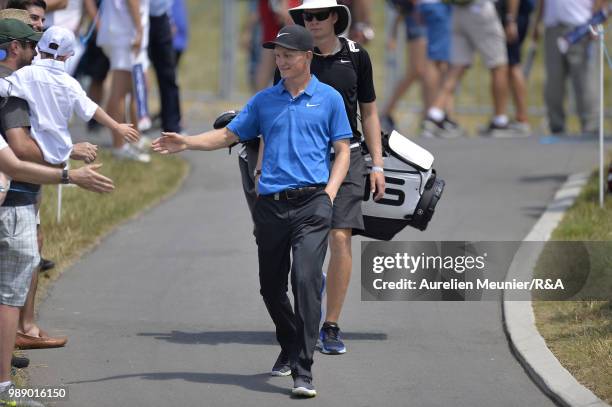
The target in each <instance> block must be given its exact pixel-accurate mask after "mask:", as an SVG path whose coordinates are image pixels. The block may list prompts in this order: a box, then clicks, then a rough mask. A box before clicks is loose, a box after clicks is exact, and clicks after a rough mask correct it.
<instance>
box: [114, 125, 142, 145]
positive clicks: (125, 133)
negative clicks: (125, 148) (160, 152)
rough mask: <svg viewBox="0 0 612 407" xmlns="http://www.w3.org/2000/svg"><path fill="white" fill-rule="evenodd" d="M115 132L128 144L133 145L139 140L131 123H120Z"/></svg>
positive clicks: (138, 134)
mask: <svg viewBox="0 0 612 407" xmlns="http://www.w3.org/2000/svg"><path fill="white" fill-rule="evenodd" d="M117 131H118V132H119V134H121V137H123V139H124V140H125V141H127V142H128V143H135V142H137V141H138V140H139V139H140V133H139V132H138V130H137V129H135V128H134V125H133V124H131V123H120V124H119V126H118V127H117Z"/></svg>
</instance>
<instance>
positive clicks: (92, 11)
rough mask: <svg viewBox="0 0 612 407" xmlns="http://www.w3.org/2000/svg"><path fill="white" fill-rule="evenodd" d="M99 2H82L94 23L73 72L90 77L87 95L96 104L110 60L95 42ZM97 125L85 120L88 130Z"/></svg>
mask: <svg viewBox="0 0 612 407" xmlns="http://www.w3.org/2000/svg"><path fill="white" fill-rule="evenodd" d="M101 2H102V0H84V2H83V5H84V7H85V11H86V13H87V16H88V17H89V19H90V20H91V24H94V25H95V27H93V28H92V29H93V31H92V32H91V37H89V39H88V40H87V44H86V45H85V51H84V53H83V56H82V57H81V60H80V61H79V66H78V68H77V70H76V73H75V76H76V77H77V78H78V77H79V76H81V75H85V76H88V77H89V78H90V84H89V89H88V90H87V95H88V96H89V97H90V98H91V100H93V101H94V102H95V103H96V104H98V105H100V104H101V103H102V100H103V99H104V80H105V79H106V77H107V76H108V72H109V70H110V61H109V60H108V57H107V56H106V55H105V54H104V51H102V48H100V47H99V46H98V44H97V43H96V42H97V38H98V30H99V26H100V19H99V14H98V8H99V7H100V3H101ZM99 127H101V125H100V124H99V123H98V122H97V121H96V120H95V119H91V120H90V121H89V122H87V128H88V129H89V130H90V131H93V130H96V129H98V128H99Z"/></svg>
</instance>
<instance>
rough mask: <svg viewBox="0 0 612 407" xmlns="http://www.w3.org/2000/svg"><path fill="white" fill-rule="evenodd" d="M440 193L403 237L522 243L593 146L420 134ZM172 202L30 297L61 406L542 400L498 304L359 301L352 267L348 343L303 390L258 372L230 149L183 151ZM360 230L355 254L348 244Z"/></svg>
mask: <svg viewBox="0 0 612 407" xmlns="http://www.w3.org/2000/svg"><path fill="white" fill-rule="evenodd" d="M420 142H421V143H422V144H423V145H424V146H426V147H428V148H430V149H431V150H432V151H433V152H435V154H436V158H437V165H436V168H437V169H438V171H439V174H440V175H441V177H442V178H444V179H445V180H446V181H447V189H446V191H445V193H444V197H443V199H442V201H441V203H440V204H439V206H438V212H437V213H436V216H435V218H434V221H433V223H432V225H431V227H430V229H429V230H428V231H426V232H424V233H421V232H418V231H416V230H405V231H404V232H403V233H402V234H401V236H400V237H399V239H398V240H437V239H440V240H442V239H444V240H469V239H475V240H521V239H522V238H523V237H524V236H525V235H526V234H527V233H528V232H529V230H530V228H531V227H532V225H533V224H534V223H535V221H536V220H537V218H538V216H539V215H540V214H541V212H542V211H543V209H544V208H545V206H546V204H547V203H548V202H549V200H550V199H552V197H553V195H554V192H555V190H556V188H558V186H559V185H560V184H561V183H562V182H563V181H564V180H565V179H566V177H567V176H568V175H569V174H571V173H574V172H578V171H585V170H589V169H590V168H591V167H592V166H593V165H594V164H595V163H596V157H597V155H596V145H595V144H592V143H580V144H566V143H558V144H553V145H542V144H540V143H539V140H538V139H537V138H535V137H534V138H531V139H528V140H482V139H461V140H450V141H443V140H425V141H423V140H421V141H420ZM186 156H187V157H188V159H189V160H190V162H191V163H192V164H193V172H192V174H191V175H190V176H189V178H188V179H187V181H186V184H185V186H184V188H183V189H182V190H181V191H180V192H179V193H178V194H177V195H176V196H174V197H173V198H171V199H169V200H167V201H166V202H164V203H162V204H161V205H159V206H158V207H156V208H154V209H152V210H150V211H148V212H147V213H145V214H143V215H142V216H141V217H139V218H138V219H136V220H133V221H131V222H129V223H127V224H125V225H123V226H121V227H120V228H118V229H117V230H116V231H115V232H114V233H112V235H111V236H109V237H108V238H107V239H105V240H104V242H103V243H102V244H101V245H100V246H99V247H98V248H97V249H96V250H95V251H93V252H92V253H90V254H89V255H87V256H86V257H85V258H83V259H82V260H81V261H80V262H79V263H77V264H76V265H75V266H74V267H73V268H71V269H70V270H68V271H67V272H66V273H65V274H64V276H63V277H62V279H61V280H60V281H59V282H58V283H57V284H56V285H55V287H54V288H53V289H52V291H51V297H50V298H49V299H48V300H47V301H46V302H45V303H44V304H43V305H42V306H41V310H40V320H41V324H42V325H43V326H44V327H48V328H52V329H53V330H54V331H55V332H57V333H61V334H66V335H68V336H69V337H70V342H69V344H68V346H67V347H66V348H65V349H59V350H44V351H31V352H30V356H31V358H32V362H33V368H31V369H30V372H31V375H32V384H34V385H42V384H45V385H53V384H60V383H61V384H68V385H69V386H70V400H69V401H68V402H66V403H58V404H57V405H65V406H79V407H82V406H92V407H97V406H100V407H107V406H130V407H137V406H232V407H233V406H266V407H267V406H287V405H289V404H293V403H299V404H300V405H301V404H306V403H308V405H310V406H356V407H357V406H364V407H365V406H383V405H384V406H402V407H405V406H440V407H442V406H444V407H446V406H457V407H459V406H466V407H478V406H483V407H491V406H496V407H503V406H508V407H515V406H529V407H540V406H551V405H553V404H552V402H551V401H550V400H549V399H548V398H547V397H546V396H544V395H543V394H542V393H541V392H540V391H539V390H538V388H537V387H536V386H535V385H534V384H533V383H532V382H531V381H530V379H529V378H528V377H527V376H526V374H525V373H524V371H523V369H522V368H521V367H520V365H519V364H518V362H517V361H516V360H515V359H514V357H513V356H512V354H511V353H510V350H509V347H508V343H507V340H506V338H505V336H504V334H503V330H502V326H501V307H500V304H499V303H496V302H482V303H434V302H422V303H416V302H414V303H409V302H390V303H373V302H363V303H362V302H360V298H359V295H360V287H359V279H360V277H359V269H358V265H359V261H358V259H357V261H355V267H354V269H353V275H354V278H353V281H352V283H351V288H350V292H349V294H348V297H347V300H346V305H345V310H344V314H343V318H342V321H341V326H342V327H343V329H344V330H345V331H346V334H345V338H346V340H347V345H348V353H347V354H346V355H343V356H325V355H321V354H317V355H316V356H315V365H314V374H315V384H316V386H317V390H318V391H319V396H317V397H316V399H314V400H308V401H298V400H295V401H294V400H290V397H289V393H288V391H289V389H290V387H291V379H289V378H271V377H269V376H268V375H267V372H268V370H269V369H270V367H271V365H272V363H273V362H274V360H275V358H276V356H277V354H278V350H279V348H278V346H277V345H276V344H275V339H274V335H273V326H272V323H271V321H270V320H269V317H268V316H267V313H266V310H265V308H264V305H263V302H262V301H261V298H260V296H259V293H258V279H257V267H256V252H255V244H254V241H253V237H252V235H251V225H250V220H249V216H248V213H247V209H246V204H245V203H244V199H243V196H242V192H241V189H240V181H239V174H238V171H237V168H236V159H237V157H236V155H235V154H234V155H232V156H228V155H227V151H220V152H215V153H194V154H188V155H186ZM359 247H360V246H359V240H356V241H355V243H354V252H355V253H359Z"/></svg>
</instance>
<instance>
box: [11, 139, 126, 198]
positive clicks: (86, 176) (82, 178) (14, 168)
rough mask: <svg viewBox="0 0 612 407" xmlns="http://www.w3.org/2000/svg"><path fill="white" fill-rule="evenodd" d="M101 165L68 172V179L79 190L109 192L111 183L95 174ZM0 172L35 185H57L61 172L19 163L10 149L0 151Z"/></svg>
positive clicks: (24, 162)
mask: <svg viewBox="0 0 612 407" xmlns="http://www.w3.org/2000/svg"><path fill="white" fill-rule="evenodd" d="M101 166H102V164H97V165H88V166H85V167H81V168H78V169H74V170H69V171H68V178H69V179H70V182H71V183H74V184H76V185H78V186H80V187H81V188H84V189H87V190H90V191H94V192H110V191H112V190H113V189H114V188H115V187H114V185H113V181H112V180H111V179H109V178H106V177H105V176H103V175H101V174H99V173H98V172H96V170H97V169H98V168H100V167H101ZM0 171H2V172H4V173H6V174H7V175H8V176H10V177H12V178H13V179H15V180H18V181H24V182H32V183H35V184H59V183H60V182H61V181H62V170H61V169H58V168H53V167H47V166H44V165H40V164H35V163H30V162H27V161H21V160H20V159H19V158H17V157H16V156H15V154H14V153H13V151H12V150H11V149H10V148H3V149H2V150H0Z"/></svg>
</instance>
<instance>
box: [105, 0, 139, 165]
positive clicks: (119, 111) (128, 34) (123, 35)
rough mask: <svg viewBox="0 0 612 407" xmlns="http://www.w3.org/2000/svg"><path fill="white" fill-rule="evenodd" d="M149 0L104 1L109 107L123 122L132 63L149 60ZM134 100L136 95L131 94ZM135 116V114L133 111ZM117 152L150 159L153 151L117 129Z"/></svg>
mask: <svg viewBox="0 0 612 407" xmlns="http://www.w3.org/2000/svg"><path fill="white" fill-rule="evenodd" d="M148 29H149V0H126V1H119V2H118V1H103V2H102V9H101V19H100V30H99V31H98V37H97V43H98V45H99V46H100V47H101V48H102V50H103V51H104V53H105V54H106V56H107V57H108V58H109V60H110V69H111V72H112V75H113V76H112V81H111V93H110V96H109V98H108V102H107V108H106V111H107V112H108V114H109V115H110V116H111V117H112V118H113V119H114V120H115V121H117V122H120V123H123V122H125V121H126V117H125V106H126V104H125V100H126V97H127V96H128V95H132V67H133V66H134V64H137V63H140V64H142V65H143V70H145V71H146V68H147V65H148V60H147V56H146V52H145V50H146V49H147V45H148V38H149V32H148ZM131 99H132V100H134V97H132V98H131ZM133 116H135V115H133ZM112 134H113V155H114V156H115V157H117V158H120V159H128V160H134V161H138V162H144V163H147V162H150V161H151V157H150V156H149V154H146V153H142V152H140V151H139V150H138V149H137V148H136V147H133V146H131V145H130V144H128V143H125V141H124V139H123V137H122V136H121V134H119V133H118V132H113V133H112Z"/></svg>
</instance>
